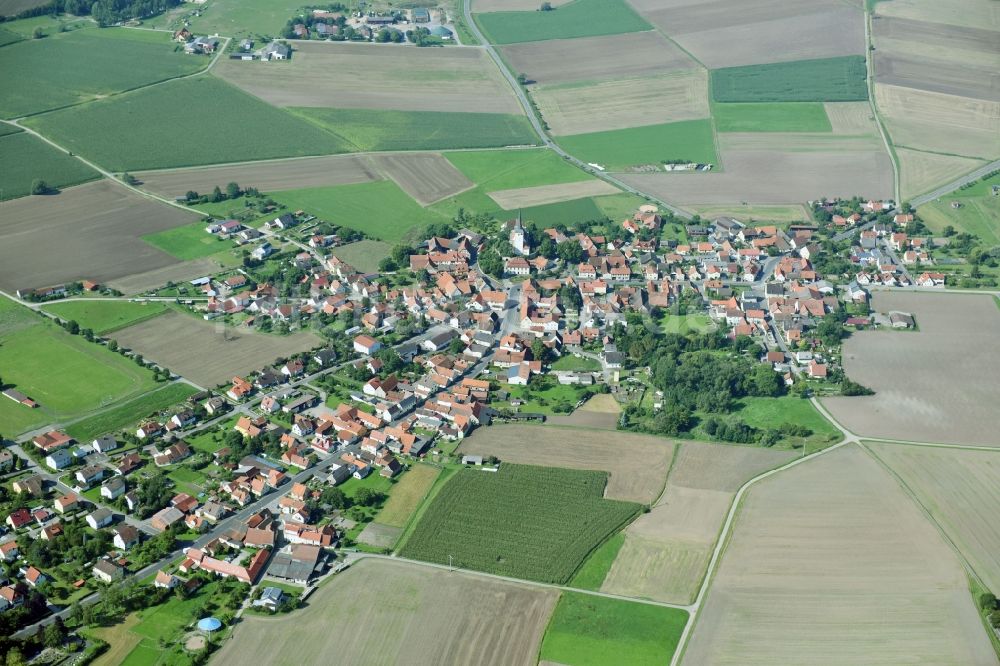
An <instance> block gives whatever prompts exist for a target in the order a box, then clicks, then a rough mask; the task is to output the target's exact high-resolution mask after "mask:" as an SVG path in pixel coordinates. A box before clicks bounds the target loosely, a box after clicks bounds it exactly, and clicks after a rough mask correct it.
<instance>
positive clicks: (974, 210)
mask: <svg viewBox="0 0 1000 666" xmlns="http://www.w3.org/2000/svg"><path fill="white" fill-rule="evenodd" d="M967 192H969V190H966V191H959V192H953V193H952V194H950V195H949V196H948V197H946V198H943V199H941V200H938V201H931V202H930V203H926V204H924V205H923V206H921V207H920V217H921V218H922V219H923V220H924V222H925V223H926V224H927V226H928V227H929V228H930V229H933V230H934V231H941V230H943V229H944V228H945V227H946V226H948V225H951V226H953V227H955V228H956V229H961V230H963V231H967V232H969V233H972V234H975V235H977V236H979V237H980V238H981V239H983V241H984V242H985V243H987V244H989V245H1000V199H998V198H997V197H995V196H993V195H990V194H985V195H978V196H967V194H966V193H967ZM952 201H957V202H959V204H960V205H961V208H958V209H957V210H956V209H954V208H952V207H951V202H952Z"/></svg>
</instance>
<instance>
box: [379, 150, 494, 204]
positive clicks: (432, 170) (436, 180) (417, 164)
mask: <svg viewBox="0 0 1000 666" xmlns="http://www.w3.org/2000/svg"><path fill="white" fill-rule="evenodd" d="M372 162H373V163H374V165H375V167H376V168H377V169H379V170H380V171H381V172H382V173H383V174H385V175H386V176H388V177H389V178H391V179H392V181H393V182H394V183H396V184H397V185H399V187H400V189H402V190H403V191H404V192H406V193H407V194H409V195H410V196H411V197H413V198H414V199H415V200H416V201H417V203H419V204H420V205H421V206H427V205H429V204H432V203H434V202H435V201H440V200H441V199H444V198H445V197H450V196H454V195H456V194H458V193H459V192H463V191H465V190H468V189H470V188H472V187H475V183H473V182H472V181H471V180H469V179H468V178H466V177H465V175H464V174H463V173H462V172H461V171H459V170H458V169H456V168H455V167H454V166H453V165H452V163H451V162H449V161H448V160H446V159H445V158H444V157H442V156H441V155H440V154H437V153H424V154H407V155H378V156H375V157H372Z"/></svg>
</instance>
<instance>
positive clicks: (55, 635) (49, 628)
mask: <svg viewBox="0 0 1000 666" xmlns="http://www.w3.org/2000/svg"><path fill="white" fill-rule="evenodd" d="M42 642H43V643H44V644H45V647H48V648H57V647H59V646H60V645H62V644H63V643H65V642H66V625H65V624H63V621H62V618H61V617H59V616H56V619H55V622H53V623H52V624H49V625H46V626H45V632H44V634H43V638H42Z"/></svg>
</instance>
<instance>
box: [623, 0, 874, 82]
mask: <svg viewBox="0 0 1000 666" xmlns="http://www.w3.org/2000/svg"><path fill="white" fill-rule="evenodd" d="M631 4H632V6H633V7H635V8H636V9H637V10H638V11H639V13H640V14H641V15H643V16H644V17H645V18H646V19H648V20H649V21H650V22H651V23H653V24H655V25H656V26H657V27H658V28H660V29H661V30H663V31H664V32H665V33H666V34H667V35H669V36H670V37H671V38H672V39H673V40H674V41H676V42H677V43H678V44H680V45H681V46H682V47H683V48H684V49H686V50H687V51H688V52H690V53H691V54H693V55H694V57H695V58H697V59H698V60H699V61H700V62H702V63H704V65H705V66H706V67H708V68H710V69H716V68H719V67H731V66H734V65H755V64H762V63H772V62H783V61H789V60H806V59H815V58H830V57H835V56H844V55H855V54H863V53H864V52H865V32H864V18H863V15H862V12H861V8H860V6H855V7H852V6H849V5H848V3H841V2H837V1H836V0H789V1H787V2H773V1H769V0H716V1H715V2H677V1H676V0H672V1H670V2H663V0H631Z"/></svg>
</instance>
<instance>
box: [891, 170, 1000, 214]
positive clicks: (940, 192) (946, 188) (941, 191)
mask: <svg viewBox="0 0 1000 666" xmlns="http://www.w3.org/2000/svg"><path fill="white" fill-rule="evenodd" d="M998 169H1000V160H996V161H995V162H990V163H989V164H987V165H985V166H981V167H979V168H978V169H976V170H975V171H973V172H972V173H970V174H967V175H965V176H962V177H961V178H958V179H956V180H953V181H951V182H950V183H948V184H947V185H942V186H941V187H939V188H937V189H936V190H934V191H933V192H928V193H927V194H921V195H920V196H919V197H914V198H913V199H911V200H910V205H911V206H913V207H914V208H916V207H917V206H920V205H922V204H925V203H927V202H928V201H934V200H935V199H937V198H939V197H943V196H944V195H946V194H950V193H951V192H954V191H955V190H957V189H959V188H960V187H962V186H963V185H968V184H969V183H972V182H975V181H977V180H979V179H980V178H982V177H983V176H985V175H986V174H988V173H991V172H993V171H996V170H998Z"/></svg>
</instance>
